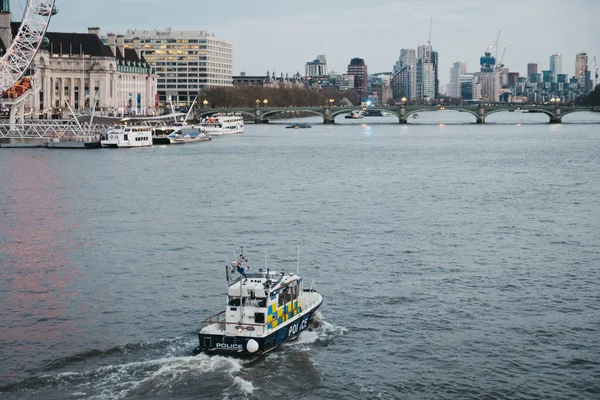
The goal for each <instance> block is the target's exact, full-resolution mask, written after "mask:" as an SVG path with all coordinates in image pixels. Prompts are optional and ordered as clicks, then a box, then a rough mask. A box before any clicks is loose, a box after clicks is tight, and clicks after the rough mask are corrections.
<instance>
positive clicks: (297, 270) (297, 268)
mask: <svg viewBox="0 0 600 400" xmlns="http://www.w3.org/2000/svg"><path fill="white" fill-rule="evenodd" d="M299 271H300V244H298V260H297V261H296V275H298V272H299Z"/></svg>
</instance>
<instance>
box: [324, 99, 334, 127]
mask: <svg viewBox="0 0 600 400" xmlns="http://www.w3.org/2000/svg"><path fill="white" fill-rule="evenodd" d="M334 101H335V100H334V99H329V100H327V101H326V102H325V110H324V114H325V118H324V119H323V122H324V123H325V124H333V123H334V121H333V119H332V118H331V107H333V102H334Z"/></svg>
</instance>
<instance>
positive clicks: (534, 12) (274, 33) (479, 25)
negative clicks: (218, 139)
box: [12, 0, 600, 85]
mask: <svg viewBox="0 0 600 400" xmlns="http://www.w3.org/2000/svg"><path fill="white" fill-rule="evenodd" d="M142 5H143V8H141V7H142ZM521 5H522V2H518V1H516V0H507V1H504V2H502V3H499V2H496V3H486V4H482V3H481V2H477V1H474V0H464V1H461V2H460V3H446V2H443V1H437V0H431V1H426V2H421V3H419V4H413V3H412V2H409V1H403V0H401V1H391V0H383V1H379V2H376V3H373V2H372V3H369V4H364V2H358V1H346V2H342V1H339V0H333V1H331V2H328V3H327V4H323V3H320V2H317V1H314V0H306V1H305V2H303V3H302V4H295V3H294V4H285V5H281V4H280V3H278V2H275V1H273V0H265V1H262V2H260V4H259V5H258V6H257V5H252V6H249V5H248V4H247V3H242V2H240V1H233V0H229V1H222V2H219V3H217V4H214V5H211V8H210V10H207V9H206V7H204V8H203V7H201V5H199V4H194V3H189V2H187V1H183V0H173V1H171V2H169V3H168V4H166V3H165V2H159V1H156V0H146V1H144V2H143V3H142V2H137V1H131V2H128V3H126V4H125V3H118V2H116V1H115V0H107V1H105V2H103V3H91V4H83V3H80V2H74V1H62V2H60V1H59V2H57V7H58V8H59V14H58V15H56V16H55V17H54V18H53V20H52V22H51V27H50V30H51V31H64V32H74V31H78V32H85V31H86V30H87V28H88V27H89V26H100V27H101V28H102V31H103V32H108V31H110V32H114V33H124V32H125V31H126V30H127V29H163V28H165V27H172V28H173V29H181V30H182V29H193V30H198V29H202V30H208V31H210V32H214V33H215V35H216V36H217V37H219V38H222V39H223V40H227V41H230V42H232V43H233V53H234V56H233V74H234V75H238V74H240V73H241V72H242V71H243V72H246V73H247V74H248V75H262V74H265V73H266V71H267V70H270V71H276V73H277V74H279V73H281V72H283V73H295V72H297V71H300V72H301V73H303V69H304V66H305V63H306V62H307V61H308V60H312V59H314V58H315V56H317V55H318V54H324V55H325V56H326V57H327V63H328V68H329V70H330V71H335V72H338V73H342V72H344V71H345V69H346V66H347V65H348V62H349V61H350V60H351V59H352V58H355V57H360V58H363V59H364V60H365V63H366V64H367V65H368V68H369V71H370V72H384V71H391V70H392V68H393V65H394V63H395V62H396V61H397V60H398V57H399V54H400V49H401V48H414V49H416V48H417V47H418V46H420V45H424V44H426V43H427V41H428V36H429V18H430V14H433V27H432V40H431V44H432V46H433V48H434V50H436V51H438V52H439V58H440V64H439V71H440V84H441V85H445V84H446V83H448V82H449V70H450V68H451V67H452V65H453V63H454V62H456V61H465V62H466V63H467V64H468V66H469V72H475V71H477V69H478V61H479V57H480V56H482V55H483V53H484V52H485V50H486V49H487V48H488V47H489V46H491V45H492V44H493V43H494V41H495V40H496V36H497V34H498V29H499V28H500V27H502V28H503V29H502V34H501V37H500V41H499V43H498V48H499V54H498V55H500V54H501V53H502V50H503V49H504V46H508V48H507V51H506V55H505V58H504V60H503V63H504V64H505V65H506V67H508V68H509V69H510V70H511V71H515V72H520V73H521V74H522V75H525V74H526V72H527V63H530V62H534V63H537V64H538V65H539V69H540V71H541V70H546V69H549V68H550V65H549V61H550V59H549V56H550V54H554V53H560V54H562V55H563V72H564V73H567V74H568V75H569V76H572V75H574V74H575V57H576V54H577V53H581V52H586V53H587V54H588V55H589V57H590V61H591V58H592V57H593V56H594V55H600V54H598V53H600V38H598V36H597V35H596V36H594V35H591V34H589V33H588V32H594V28H595V25H594V24H593V23H594V17H595V16H598V15H600V3H597V2H594V1H592V0H576V1H571V2H564V1H558V0H550V1H545V2H543V1H537V0H536V1H532V2H528V3H527V6H521ZM19 7H20V5H19V3H16V2H13V4H12V9H13V12H15V14H18V12H19V11H20V10H19ZM115 10H118V12H115ZM149 10H151V12H149ZM182 10H183V11H182ZM406 15H409V16H410V18H407V17H406ZM336 17H337V18H336ZM556 21H560V26H559V25H558V24H557V23H556ZM570 21H573V22H572V23H573V24H574V26H576V28H577V29H565V28H564V24H565V23H567V22H570ZM582 33H583V34H582Z"/></svg>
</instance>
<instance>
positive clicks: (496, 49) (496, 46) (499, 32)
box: [494, 27, 502, 58]
mask: <svg viewBox="0 0 600 400" xmlns="http://www.w3.org/2000/svg"><path fill="white" fill-rule="evenodd" d="M501 33H502V27H500V29H499V30H498V37H496V43H494V50H495V51H496V55H495V56H494V57H495V58H498V42H499V41H500V34H501Z"/></svg>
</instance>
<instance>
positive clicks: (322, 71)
mask: <svg viewBox="0 0 600 400" xmlns="http://www.w3.org/2000/svg"><path fill="white" fill-rule="evenodd" d="M305 71H306V73H305V75H304V76H307V77H313V76H325V75H327V60H326V59H325V56H324V55H323V54H321V55H319V56H317V58H316V59H315V60H314V61H309V62H307V63H306V66H305Z"/></svg>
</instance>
